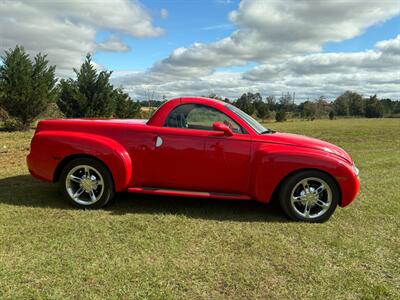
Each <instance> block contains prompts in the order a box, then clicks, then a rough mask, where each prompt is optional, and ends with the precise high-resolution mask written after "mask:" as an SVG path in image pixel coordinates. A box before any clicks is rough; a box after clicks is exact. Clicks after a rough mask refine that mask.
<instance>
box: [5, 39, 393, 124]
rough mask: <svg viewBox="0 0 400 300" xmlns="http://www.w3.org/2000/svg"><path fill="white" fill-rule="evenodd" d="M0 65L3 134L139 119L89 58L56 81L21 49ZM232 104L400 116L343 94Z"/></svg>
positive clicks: (292, 113)
mask: <svg viewBox="0 0 400 300" xmlns="http://www.w3.org/2000/svg"><path fill="white" fill-rule="evenodd" d="M1 58H2V64H1V65H0V121H2V123H3V126H4V127H5V128H6V130H10V131H11V130H27V129H29V128H30V126H31V124H32V122H33V121H35V120H37V119H39V118H41V117H68V118H69V117H78V118H80V117H103V118H135V117H142V116H143V111H144V110H141V103H140V102H139V101H134V100H133V99H131V98H130V97H129V95H128V94H127V93H125V92H124V91H123V90H122V88H119V87H114V86H113V85H112V84H111V83H110V76H111V74H112V72H110V71H97V70H96V69H95V67H94V65H93V63H92V59H91V56H90V55H87V56H86V59H85V61H84V62H83V64H82V65H81V67H80V69H79V70H78V69H73V71H74V73H75V77H74V78H68V79H61V80H58V79H57V78H56V76H55V70H56V66H53V65H50V64H49V61H48V60H47V56H46V55H43V54H41V53H39V54H37V55H36V56H34V58H33V59H31V58H30V56H29V55H28V54H27V53H26V52H25V50H24V48H23V47H21V46H16V47H15V48H14V49H10V50H8V51H5V53H4V56H2V57H1ZM209 97H210V98H215V99H218V100H221V101H225V102H229V103H232V104H233V105H235V106H237V107H238V108H240V109H241V110H243V111H245V112H246V113H248V114H249V115H253V116H255V117H258V118H259V119H261V120H267V119H275V120H276V121H278V122H281V121H285V120H286V119H287V118H304V119H309V120H314V119H316V118H328V117H329V118H330V119H334V118H336V116H357V117H367V118H381V117H383V116H392V117H399V116H400V101H393V100H391V99H378V98H377V97H376V95H374V96H371V97H369V98H363V97H362V96H361V95H360V94H358V93H356V92H352V91H346V92H345V93H343V94H342V95H340V96H339V97H337V98H336V99H335V100H334V101H332V102H329V101H327V100H326V99H325V98H324V97H323V96H321V97H319V98H318V99H314V100H308V101H304V102H302V103H300V104H296V103H295V101H294V99H293V95H291V94H290V93H287V94H282V95H281V96H280V97H279V98H277V97H274V96H268V97H266V98H265V99H263V97H262V96H261V94H260V93H251V92H248V93H244V94H243V95H242V96H240V97H239V98H238V99H235V100H231V99H228V98H221V97H218V96H217V95H215V94H211V95H209ZM165 101H166V98H165V96H163V99H162V100H156V99H151V100H150V101H148V102H146V103H143V104H145V106H149V107H150V108H153V107H157V106H159V105H161V104H162V103H163V102H165Z"/></svg>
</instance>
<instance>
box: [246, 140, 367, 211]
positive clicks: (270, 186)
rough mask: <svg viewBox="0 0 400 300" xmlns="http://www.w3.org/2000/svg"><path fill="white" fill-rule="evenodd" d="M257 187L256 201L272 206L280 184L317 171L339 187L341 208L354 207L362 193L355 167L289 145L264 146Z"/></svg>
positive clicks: (257, 160) (258, 158)
mask: <svg viewBox="0 0 400 300" xmlns="http://www.w3.org/2000/svg"><path fill="white" fill-rule="evenodd" d="M253 166H254V170H255V171H254V175H253V176H254V178H253V180H252V181H251V182H253V183H254V185H253V187H252V188H253V192H254V197H255V199H257V200H258V201H260V202H269V200H270V199H271V196H272V193H273V192H274V191H275V189H276V188H277V186H278V185H279V183H280V182H281V181H282V180H283V179H285V178H286V177H287V176H289V175H290V174H292V173H294V172H296V171H300V170H304V169H316V170H320V171H323V172H325V173H328V174H329V175H331V176H332V177H333V179H334V180H335V181H336V182H337V183H338V186H339V189H340V192H341V202H340V205H341V206H346V205H348V204H350V203H351V202H352V201H353V200H354V197H355V196H356V195H357V193H358V190H359V187H360V185H359V181H358V178H357V176H356V175H355V173H354V171H353V169H352V166H351V165H350V164H349V163H348V162H346V161H345V160H342V159H340V158H339V157H336V156H334V155H332V154H329V153H324V152H321V151H318V150H314V149H309V148H300V147H295V146H287V145H279V144H276V145H271V144H269V145H263V146H261V147H260V148H259V149H258V150H257V151H256V153H255V159H254V162H253Z"/></svg>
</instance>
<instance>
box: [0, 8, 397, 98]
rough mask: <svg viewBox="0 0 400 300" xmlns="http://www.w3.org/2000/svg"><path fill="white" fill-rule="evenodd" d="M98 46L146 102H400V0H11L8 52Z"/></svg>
mask: <svg viewBox="0 0 400 300" xmlns="http://www.w3.org/2000/svg"><path fill="white" fill-rule="evenodd" d="M17 44H18V45H22V46H24V47H25V49H26V51H27V52H28V53H29V54H31V55H35V54H36V53H38V52H42V53H47V54H48V59H49V61H50V63H52V64H55V65H57V76H58V77H60V78H67V77H70V76H73V72H72V69H73V68H79V66H80V64H81V63H82V61H83V60H84V58H85V55H86V54H87V53H91V54H92V56H93V61H94V64H95V65H96V68H97V69H98V70H112V71H113V75H112V83H113V84H114V85H115V86H120V87H122V88H123V89H124V90H125V91H126V92H128V93H129V94H130V95H131V96H132V97H133V98H134V99H139V100H147V99H146V98H147V97H148V95H154V97H157V98H161V97H163V96H165V97H166V98H173V97H179V96H184V95H197V96H206V95H209V94H217V95H219V96H221V97H228V98H231V99H235V98H238V97H240V95H241V94H242V93H245V92H260V93H261V94H262V95H263V96H268V95H274V96H277V97H279V96H280V95H281V94H282V93H287V92H289V93H293V92H294V93H295V94H296V100H297V101H303V100H306V99H310V100H312V99H316V98H318V97H319V96H325V97H326V98H327V99H328V100H333V99H335V98H336V97H337V96H338V95H340V94H341V93H343V92H344V91H346V90H353V91H357V92H359V93H361V94H362V95H363V96H365V97H368V96H370V95H374V94H377V95H378V97H380V98H387V97H389V98H392V99H399V100H400V0H397V1H394V0H376V1H371V0H363V1H359V0H348V1H342V0H321V1H318V0H309V1H299V0H285V1H282V0H276V1H275V0H242V1H239V0H186V1H185V0H158V1H152V0H147V1H145V0H142V1H133V0H131V1H129V0H108V1H106V0H102V1H99V0H93V1H91V0H85V1H80V0H58V1H47V0H30V1H29V0H25V1H22V0H10V1H8V0H0V52H1V53H4V50H7V49H10V48H13V47H15V45H17Z"/></svg>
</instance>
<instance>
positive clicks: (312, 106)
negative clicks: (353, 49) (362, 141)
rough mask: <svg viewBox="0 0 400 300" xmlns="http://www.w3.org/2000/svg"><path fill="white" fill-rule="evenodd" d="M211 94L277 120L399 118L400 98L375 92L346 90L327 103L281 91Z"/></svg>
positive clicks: (251, 112) (262, 116) (262, 117)
mask: <svg viewBox="0 0 400 300" xmlns="http://www.w3.org/2000/svg"><path fill="white" fill-rule="evenodd" d="M209 97H212V98H217V99H219V100H222V101H225V102H230V103H232V104H234V105H235V106H237V107H238V108H240V109H241V110H243V111H244V112H246V113H247V114H249V115H255V116H257V117H258V118H259V119H262V120H266V119H275V120H276V121H277V122H282V121H285V120H286V119H287V118H302V119H307V120H314V119H320V118H329V119H335V118H336V116H339V117H347V116H349V117H366V118H382V117H384V116H386V117H400V101H393V100H391V99H378V98H377V96H376V95H373V96H370V97H368V98H363V97H362V96H361V95H360V94H358V93H356V92H352V91H346V92H344V93H343V94H342V95H340V96H339V97H337V98H336V99H335V100H334V101H332V102H328V101H327V99H326V98H325V97H324V96H321V97H319V98H318V99H314V100H307V101H304V102H302V103H299V104H296V103H295V102H294V99H293V95H292V94H290V93H287V94H282V95H281V96H280V97H279V98H276V97H274V96H267V97H266V98H265V99H263V98H262V96H261V94H260V93H251V92H248V93H244V94H243V95H242V96H240V97H239V98H238V99H237V100H235V101H231V100H229V99H227V98H224V99H222V98H220V97H218V96H216V95H215V94H211V95H209Z"/></svg>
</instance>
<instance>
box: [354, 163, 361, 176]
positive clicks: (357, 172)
mask: <svg viewBox="0 0 400 300" xmlns="http://www.w3.org/2000/svg"><path fill="white" fill-rule="evenodd" d="M353 171H354V173H355V174H356V176H357V177H358V174H359V173H360V170H358V168H357V167H356V165H353Z"/></svg>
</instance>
